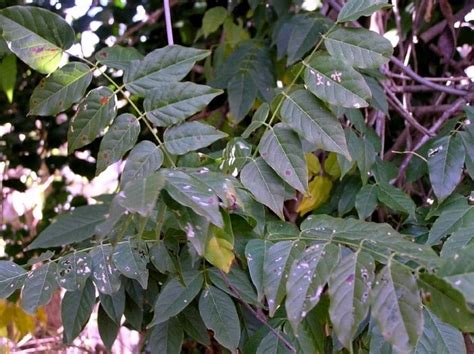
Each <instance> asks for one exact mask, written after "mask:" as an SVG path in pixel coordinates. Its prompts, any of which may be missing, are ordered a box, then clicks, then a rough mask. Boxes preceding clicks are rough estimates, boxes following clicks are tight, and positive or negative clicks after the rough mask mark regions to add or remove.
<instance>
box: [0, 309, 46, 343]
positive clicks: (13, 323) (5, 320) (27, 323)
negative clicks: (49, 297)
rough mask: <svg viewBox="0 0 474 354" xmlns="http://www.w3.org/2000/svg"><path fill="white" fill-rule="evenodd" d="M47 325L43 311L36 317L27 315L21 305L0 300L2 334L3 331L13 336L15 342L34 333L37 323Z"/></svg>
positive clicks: (38, 312)
mask: <svg viewBox="0 0 474 354" xmlns="http://www.w3.org/2000/svg"><path fill="white" fill-rule="evenodd" d="M37 321H39V322H40V323H41V324H46V321H47V317H46V313H45V311H44V310H43V309H40V310H38V311H37V312H36V314H35V315H33V316H32V315H29V314H28V313H26V312H25V311H24V310H23V309H22V308H21V306H20V305H19V304H17V303H14V302H10V301H6V300H0V334H1V333H2V332H3V331H7V332H8V328H10V333H12V334H13V338H12V339H13V340H15V341H19V340H20V339H22V338H23V337H24V336H25V335H27V334H28V333H34V332H35V330H36V322H37Z"/></svg>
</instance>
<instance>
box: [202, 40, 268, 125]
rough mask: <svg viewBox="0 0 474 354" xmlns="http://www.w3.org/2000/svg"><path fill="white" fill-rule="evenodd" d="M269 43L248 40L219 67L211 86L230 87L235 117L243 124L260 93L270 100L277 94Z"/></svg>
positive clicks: (230, 97)
mask: <svg viewBox="0 0 474 354" xmlns="http://www.w3.org/2000/svg"><path fill="white" fill-rule="evenodd" d="M272 69H273V63H272V59H271V56H270V53H269V50H268V48H267V47H266V46H262V44H261V42H259V41H254V40H250V41H245V42H243V43H242V44H240V45H239V46H238V47H237V48H236V50H234V52H233V53H232V54H231V55H230V56H229V58H228V59H227V60H226V61H225V62H223V63H222V64H221V65H220V66H219V67H218V68H217V70H216V73H215V76H214V77H215V79H214V80H213V81H212V83H211V86H214V87H217V88H227V91H228V92H227V93H228V96H229V106H230V113H231V114H232V118H233V119H234V121H235V122H236V123H239V122H240V121H241V120H242V119H243V118H244V117H245V116H246V115H247V113H248V112H249V110H250V109H251V108H252V105H253V103H254V101H255V99H256V97H257V96H259V97H260V98H261V99H262V100H264V101H266V102H270V101H271V99H272V97H273V87H274V86H275V77H274V74H273V71H272Z"/></svg>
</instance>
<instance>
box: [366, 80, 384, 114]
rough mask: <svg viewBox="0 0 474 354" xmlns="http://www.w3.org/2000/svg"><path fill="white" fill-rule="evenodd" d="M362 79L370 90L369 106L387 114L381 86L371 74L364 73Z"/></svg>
mask: <svg viewBox="0 0 474 354" xmlns="http://www.w3.org/2000/svg"><path fill="white" fill-rule="evenodd" d="M364 80H365V82H367V85H369V88H370V92H371V93H372V101H371V102H370V104H371V106H372V107H374V108H375V109H378V110H379V111H380V112H383V113H385V115H388V101H387V97H386V96H385V91H384V89H383V87H382V86H381V85H380V83H379V82H378V81H377V80H376V79H374V78H373V77H371V76H366V75H364Z"/></svg>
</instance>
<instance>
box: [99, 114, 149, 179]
mask: <svg viewBox="0 0 474 354" xmlns="http://www.w3.org/2000/svg"><path fill="white" fill-rule="evenodd" d="M139 134H140V123H139V122H138V119H137V118H136V117H135V116H134V115H132V114H129V113H125V114H121V115H119V116H118V117H117V118H116V119H115V120H114V122H113V124H112V125H111V126H110V128H109V130H107V133H105V135H104V137H103V138H102V141H101V142H100V148H99V153H98V155H97V171H96V175H98V174H99V173H101V172H102V171H104V170H105V169H106V168H107V167H109V166H110V165H112V164H113V163H115V162H117V161H120V159H121V158H122V157H123V155H125V153H126V152H127V151H128V150H130V149H131V148H133V147H134V146H135V143H136V142H137V139H138V135H139Z"/></svg>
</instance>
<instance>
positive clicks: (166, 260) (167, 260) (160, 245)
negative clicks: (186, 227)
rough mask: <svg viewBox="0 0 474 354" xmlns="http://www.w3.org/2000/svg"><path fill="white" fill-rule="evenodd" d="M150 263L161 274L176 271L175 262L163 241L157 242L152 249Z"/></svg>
mask: <svg viewBox="0 0 474 354" xmlns="http://www.w3.org/2000/svg"><path fill="white" fill-rule="evenodd" d="M150 261H151V263H153V265H154V266H155V268H156V269H157V270H158V271H159V272H160V273H171V272H173V271H174V264H173V260H172V259H171V255H170V253H169V252H168V249H167V248H166V244H165V242H164V241H163V240H157V242H155V244H154V245H153V247H151V248H150Z"/></svg>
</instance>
